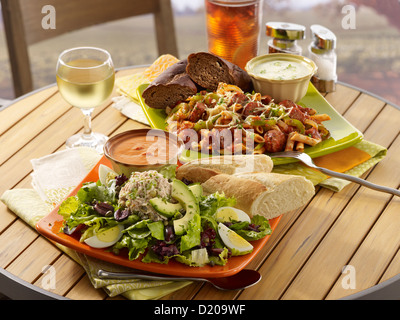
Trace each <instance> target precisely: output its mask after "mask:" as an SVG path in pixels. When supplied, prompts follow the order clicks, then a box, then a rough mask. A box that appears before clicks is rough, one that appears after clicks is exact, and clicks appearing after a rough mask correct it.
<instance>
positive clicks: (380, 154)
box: [273, 140, 387, 192]
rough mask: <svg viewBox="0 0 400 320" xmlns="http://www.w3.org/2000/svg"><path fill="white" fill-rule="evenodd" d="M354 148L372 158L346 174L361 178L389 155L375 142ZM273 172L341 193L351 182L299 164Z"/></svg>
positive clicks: (364, 142)
mask: <svg viewBox="0 0 400 320" xmlns="http://www.w3.org/2000/svg"><path fill="white" fill-rule="evenodd" d="M353 147H355V148H357V149H359V150H361V151H364V152H366V153H368V154H369V155H370V156H371V158H370V159H369V160H367V161H365V162H363V163H362V164H359V165H357V166H355V167H353V168H352V169H350V170H348V171H346V172H344V173H346V174H349V175H352V176H355V177H360V176H361V175H363V174H364V173H365V172H367V171H368V170H369V169H371V168H372V167H373V166H374V165H376V164H377V163H378V162H379V161H381V160H382V159H383V158H384V157H385V156H386V153H387V149H386V148H384V147H382V146H380V145H378V144H375V143H373V142H369V141H366V140H362V141H361V142H359V143H357V144H355V145H354V146H353ZM273 172H276V173H283V174H295V175H302V176H305V177H306V178H307V179H309V180H310V181H312V182H313V183H314V185H315V186H316V185H319V186H321V187H324V188H327V189H330V190H332V191H335V192H339V191H341V190H342V189H343V188H344V187H346V186H347V185H348V184H350V183H351V182H350V181H347V180H343V179H339V178H333V177H332V178H330V177H328V176H326V175H325V174H323V173H322V172H319V171H316V170H313V169H310V168H308V167H307V166H305V165H302V164H299V163H289V164H283V165H278V166H275V167H274V169H273Z"/></svg>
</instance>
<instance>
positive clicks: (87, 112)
mask: <svg viewBox="0 0 400 320" xmlns="http://www.w3.org/2000/svg"><path fill="white" fill-rule="evenodd" d="M81 110H82V112H83V115H84V116H85V118H84V126H83V136H84V137H85V138H88V139H90V138H91V136H92V113H93V108H91V109H81Z"/></svg>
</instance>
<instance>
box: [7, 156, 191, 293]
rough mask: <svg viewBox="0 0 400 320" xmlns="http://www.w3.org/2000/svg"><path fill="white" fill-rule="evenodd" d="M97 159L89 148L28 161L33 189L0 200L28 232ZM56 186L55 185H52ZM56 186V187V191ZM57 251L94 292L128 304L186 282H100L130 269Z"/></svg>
mask: <svg viewBox="0 0 400 320" xmlns="http://www.w3.org/2000/svg"><path fill="white" fill-rule="evenodd" d="M99 159H100V155H99V154H97V153H96V152H95V151H93V150H92V149H89V148H74V149H67V150H65V151H60V152H57V153H55V154H53V155H50V156H46V157H43V158H41V159H34V160H32V165H33V167H34V172H33V174H32V184H33V186H34V189H12V190H7V191H6V192H4V194H3V195H2V196H1V198H0V200H1V201H2V202H3V203H4V204H5V205H6V206H7V207H8V208H9V209H10V210H11V211H13V212H14V213H15V214H16V215H17V216H18V217H20V218H21V219H22V220H24V221H25V222H26V223H27V224H28V225H30V226H31V227H32V228H35V227H36V224H37V223H38V222H39V221H40V219H42V218H43V217H45V216H46V215H47V214H49V213H50V211H51V210H52V209H53V208H54V206H55V205H56V204H58V203H59V202H60V201H62V200H63V199H64V198H65V197H66V196H67V195H68V194H69V193H70V192H71V190H72V189H73V188H74V187H75V186H76V185H77V184H78V183H79V182H80V181H82V180H83V178H84V177H85V175H86V174H87V173H88V172H89V171H90V170H91V169H92V168H93V167H94V166H95V164H96V163H97V162H98V161H99ZM74 175H78V177H74ZM55 182H57V183H56V184H54V183H55ZM57 186H58V187H57ZM55 245H56V246H57V247H58V248H60V249H61V250H62V251H64V252H65V253H66V254H67V255H69V256H70V257H71V258H72V259H73V260H75V261H76V262H77V263H79V264H80V265H81V266H82V267H83V268H84V269H85V271H86V273H87V275H88V277H89V279H90V281H91V283H92V285H93V286H94V288H102V289H103V290H104V291H105V292H106V293H107V294H108V295H109V296H110V297H115V296H117V295H123V296H124V297H126V298H127V299H131V300H150V299H159V298H162V297H163V296H165V295H167V294H169V293H172V292H174V291H176V290H179V289H181V288H183V287H185V286H187V285H188V284H190V283H191V282H190V281H182V282H172V281H149V280H139V279H134V280H116V279H111V280H104V279H100V278H99V277H98V276H97V271H98V270H99V269H103V270H107V271H114V272H129V271H131V272H132V269H129V268H125V267H123V266H119V265H115V264H112V263H108V262H105V261H100V260H98V259H95V258H92V257H89V256H86V255H84V254H81V253H78V252H76V251H74V250H72V249H70V248H67V247H65V246H63V245H60V244H57V243H56V244H55Z"/></svg>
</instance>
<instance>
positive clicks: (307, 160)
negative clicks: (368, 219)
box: [269, 151, 400, 197]
mask: <svg viewBox="0 0 400 320" xmlns="http://www.w3.org/2000/svg"><path fill="white" fill-rule="evenodd" d="M269 156H270V157H271V158H295V159H297V160H300V161H301V162H303V163H304V164H306V165H307V166H309V167H311V168H314V169H317V170H319V171H321V172H323V173H325V174H327V175H329V176H332V177H336V178H341V179H344V180H349V181H352V182H355V183H358V184H361V185H363V186H365V187H367V188H370V189H374V190H377V191H382V192H386V193H391V194H394V195H396V196H399V197H400V191H399V190H397V189H393V188H389V187H384V186H380V185H377V184H375V183H372V182H369V181H366V180H364V179H360V178H357V177H354V176H351V175H348V174H344V173H340V172H335V171H332V170H329V169H326V168H321V167H318V166H316V165H315V164H314V162H313V160H312V159H311V157H310V156H309V155H308V154H306V153H302V152H298V151H285V152H277V153H272V154H269Z"/></svg>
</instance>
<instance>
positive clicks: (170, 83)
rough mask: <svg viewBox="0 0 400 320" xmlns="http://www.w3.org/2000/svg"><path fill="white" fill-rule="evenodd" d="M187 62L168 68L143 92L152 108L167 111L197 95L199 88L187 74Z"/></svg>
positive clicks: (180, 62) (183, 61)
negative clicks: (168, 108) (167, 108)
mask: <svg viewBox="0 0 400 320" xmlns="http://www.w3.org/2000/svg"><path fill="white" fill-rule="evenodd" d="M186 66H187V60H182V61H179V62H177V63H175V64H173V65H172V66H170V67H168V68H167V69H166V70H165V71H164V72H163V73H162V74H160V75H159V76H158V77H157V78H156V79H154V81H153V82H152V83H150V85H149V86H148V87H147V88H146V90H144V91H143V94H142V97H143V99H144V101H145V102H146V104H147V105H148V106H149V107H150V108H155V109H165V108H166V107H171V106H174V105H176V104H177V103H178V102H181V101H185V100H186V99H187V98H189V97H190V96H192V95H194V94H196V92H197V86H196V84H195V83H194V82H193V81H192V79H191V78H190V77H189V75H188V74H187V73H186Z"/></svg>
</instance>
